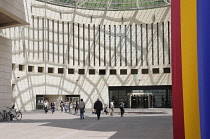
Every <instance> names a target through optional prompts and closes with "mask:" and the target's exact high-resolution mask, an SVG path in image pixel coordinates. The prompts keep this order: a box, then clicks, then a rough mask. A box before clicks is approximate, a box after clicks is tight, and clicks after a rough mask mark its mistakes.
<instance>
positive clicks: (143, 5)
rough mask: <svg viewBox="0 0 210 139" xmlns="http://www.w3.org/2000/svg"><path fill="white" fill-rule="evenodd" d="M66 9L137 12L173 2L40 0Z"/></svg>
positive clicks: (166, 0) (154, 0)
mask: <svg viewBox="0 0 210 139" xmlns="http://www.w3.org/2000/svg"><path fill="white" fill-rule="evenodd" d="M38 1H42V2H47V3H50V4H54V5H60V6H65V7H72V8H80V9H91V10H137V9H150V8H159V7H165V6H170V5H171V0H38Z"/></svg>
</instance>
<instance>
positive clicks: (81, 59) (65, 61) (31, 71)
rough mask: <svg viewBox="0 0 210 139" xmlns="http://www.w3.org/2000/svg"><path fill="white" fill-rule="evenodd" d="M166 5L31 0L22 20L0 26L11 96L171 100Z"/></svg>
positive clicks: (28, 106) (36, 100)
mask: <svg viewBox="0 0 210 139" xmlns="http://www.w3.org/2000/svg"><path fill="white" fill-rule="evenodd" d="M170 10H171V7H170V2H169V1H164V0H154V1H153V2H150V1H144V2H143V1H140V0H135V1H130V0H126V1H125V0H115V1H113V0H112V1H105V0H100V1H99V0H98V1H97V2H96V1H88V2H87V1H86V2H85V1H83V2H82V1H80V2H76V1H73V0H70V1H64V0H60V1H58V0H54V1H48V0H31V1H30V2H29V6H27V12H28V13H29V15H30V25H27V26H21V27H11V28H9V29H4V30H2V32H1V34H2V36H4V37H6V38H8V39H11V40H12V64H11V65H12V96H13V99H12V101H13V103H15V105H16V107H18V108H19V109H22V110H34V109H41V108H42V107H43V101H44V100H48V101H50V102H51V101H56V103H57V107H59V102H60V101H61V100H63V101H65V100H68V101H72V102H74V101H76V100H78V99H79V98H83V99H84V101H85V102H86V107H87V108H91V107H93V103H94V102H95V101H96V99H97V98H100V99H101V100H102V102H103V103H104V104H106V105H109V103H110V101H112V100H114V101H115V106H116V107H117V106H118V102H119V101H120V100H123V101H124V102H125V107H131V108H147V107H172V104H171V102H172V98H171V45H170V44H171V43H170V42H171V38H170V35H171V31H170V30H171V29H170V28H171V22H170V20H171V19H170V15H171V13H170Z"/></svg>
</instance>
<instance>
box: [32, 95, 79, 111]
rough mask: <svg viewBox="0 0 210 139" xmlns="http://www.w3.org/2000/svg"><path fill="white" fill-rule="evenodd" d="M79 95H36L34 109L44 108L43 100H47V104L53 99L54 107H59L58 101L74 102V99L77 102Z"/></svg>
mask: <svg viewBox="0 0 210 139" xmlns="http://www.w3.org/2000/svg"><path fill="white" fill-rule="evenodd" d="M79 99H80V95H37V96H36V109H43V108H44V105H43V104H44V101H45V100H46V101H48V103H49V106H50V103H52V102H54V101H55V109H59V108H60V102H61V101H63V102H65V101H66V100H67V101H68V102H72V104H76V101H78V102H79Z"/></svg>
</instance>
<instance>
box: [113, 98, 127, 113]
mask: <svg viewBox="0 0 210 139" xmlns="http://www.w3.org/2000/svg"><path fill="white" fill-rule="evenodd" d="M110 108H111V113H110V116H113V115H114V100H112V101H111V103H110ZM124 113H125V110H124V102H123V100H122V99H121V100H120V115H121V117H123V115H124Z"/></svg>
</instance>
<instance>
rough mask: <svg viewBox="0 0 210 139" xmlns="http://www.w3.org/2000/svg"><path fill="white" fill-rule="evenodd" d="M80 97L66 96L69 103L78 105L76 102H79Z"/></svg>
mask: <svg viewBox="0 0 210 139" xmlns="http://www.w3.org/2000/svg"><path fill="white" fill-rule="evenodd" d="M79 99H80V96H78V95H75V96H74V95H71V96H66V100H67V101H68V102H71V103H72V104H76V101H77V102H79Z"/></svg>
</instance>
